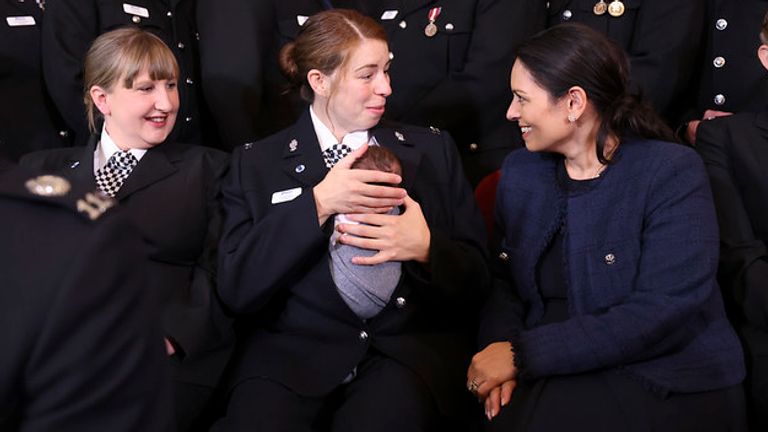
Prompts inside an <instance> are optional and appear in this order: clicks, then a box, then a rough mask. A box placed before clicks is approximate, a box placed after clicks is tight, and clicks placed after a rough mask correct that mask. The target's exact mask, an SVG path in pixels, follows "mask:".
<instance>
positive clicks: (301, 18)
mask: <svg viewBox="0 0 768 432" xmlns="http://www.w3.org/2000/svg"><path fill="white" fill-rule="evenodd" d="M308 19H309V17H308V16H306V15H296V22H297V23H299V27H301V26H303V25H304V23H305V22H307V20H308Z"/></svg>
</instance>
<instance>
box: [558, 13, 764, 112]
mask: <svg viewBox="0 0 768 432" xmlns="http://www.w3.org/2000/svg"><path fill="white" fill-rule="evenodd" d="M612 1H613V0H605V3H606V4H610V3H612ZM548 3H549V26H553V25H556V24H559V23H562V22H579V23H582V24H586V25H588V26H589V27H591V28H593V29H595V30H597V31H599V32H600V33H603V34H605V35H606V36H608V37H609V38H611V39H613V40H614V41H615V42H616V43H618V45H619V46H620V47H622V48H624V50H625V51H626V52H627V54H628V55H629V60H630V63H631V71H630V75H631V81H632V83H633V86H634V88H635V89H638V90H641V91H642V92H643V94H644V95H645V96H646V97H647V99H648V100H649V102H651V103H652V105H653V106H654V107H655V108H656V110H657V111H658V112H659V114H661V115H662V117H664V118H665V119H666V120H667V122H668V123H669V124H671V125H674V124H676V123H677V121H678V119H679V117H680V116H681V115H682V114H683V111H685V109H687V105H688V104H687V103H686V95H687V93H686V91H687V90H688V87H689V85H690V81H691V77H692V76H693V75H694V73H695V72H696V68H697V61H698V55H699V50H700V41H701V38H702V35H703V25H704V24H703V23H704V14H705V6H706V5H705V4H704V2H703V1H702V0H622V3H623V5H624V13H623V14H622V15H621V16H617V17H614V16H612V15H611V14H609V13H608V12H606V13H604V14H602V15H596V14H595V13H594V10H593V8H594V7H595V4H596V3H598V0H551V1H549V2H548ZM755 31H757V28H756V30H755Z"/></svg>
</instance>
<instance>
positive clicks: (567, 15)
mask: <svg viewBox="0 0 768 432" xmlns="http://www.w3.org/2000/svg"><path fill="white" fill-rule="evenodd" d="M572 17H573V12H571V11H570V10H568V9H566V10H564V11H563V15H562V18H563V21H568V20H569V19H571V18H572Z"/></svg>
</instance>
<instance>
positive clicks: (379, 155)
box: [352, 146, 403, 175]
mask: <svg viewBox="0 0 768 432" xmlns="http://www.w3.org/2000/svg"><path fill="white" fill-rule="evenodd" d="M352 168H353V169H367V170H376V171H383V172H388V173H394V174H397V175H402V170H403V169H402V166H401V164H400V159H398V158H397V156H395V154H394V153H392V151H391V150H389V149H386V148H384V147H380V146H370V147H368V150H366V151H365V153H363V155H362V156H360V157H359V158H358V159H357V160H356V161H355V162H354V163H353V164H352Z"/></svg>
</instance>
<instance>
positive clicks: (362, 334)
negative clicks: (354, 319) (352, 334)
mask: <svg viewBox="0 0 768 432" xmlns="http://www.w3.org/2000/svg"><path fill="white" fill-rule="evenodd" d="M357 337H358V338H360V340H361V341H364V340H368V332H367V331H365V330H360V334H358V335H357Z"/></svg>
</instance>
